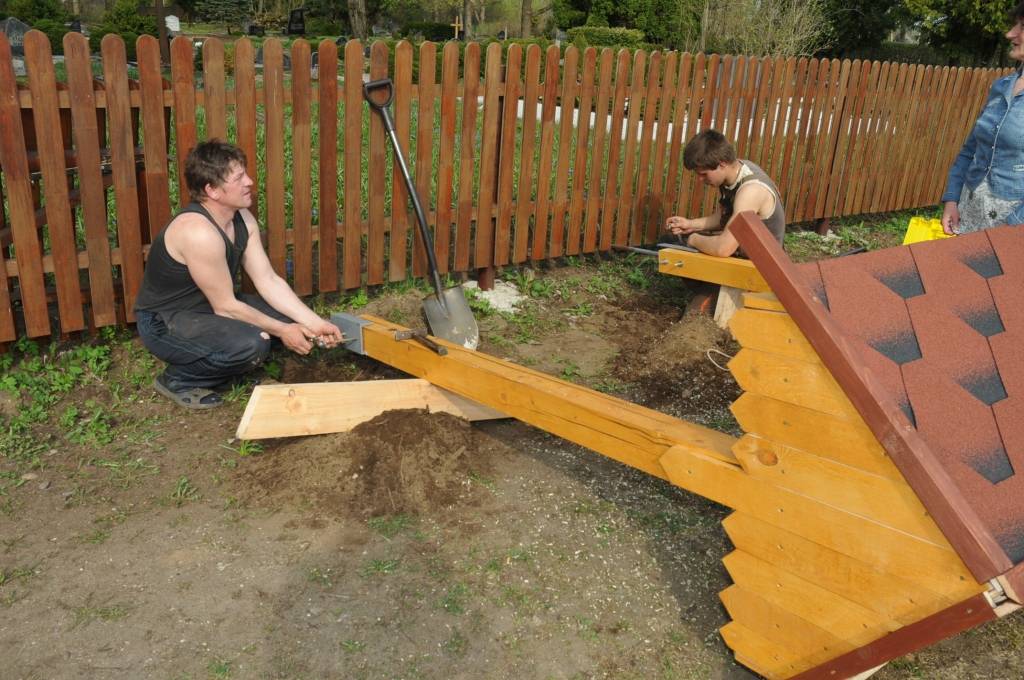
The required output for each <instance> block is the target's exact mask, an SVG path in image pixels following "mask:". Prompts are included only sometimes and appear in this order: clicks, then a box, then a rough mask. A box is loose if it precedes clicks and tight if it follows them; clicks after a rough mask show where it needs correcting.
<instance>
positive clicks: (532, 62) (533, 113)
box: [512, 45, 541, 264]
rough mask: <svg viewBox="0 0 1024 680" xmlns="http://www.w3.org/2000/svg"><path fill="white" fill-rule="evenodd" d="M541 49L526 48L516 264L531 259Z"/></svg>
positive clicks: (513, 257) (515, 247)
mask: <svg viewBox="0 0 1024 680" xmlns="http://www.w3.org/2000/svg"><path fill="white" fill-rule="evenodd" d="M540 56H541V55H540V46H539V45H530V46H529V47H527V48H526V73H525V81H526V84H525V86H524V87H525V89H524V92H523V133H522V143H521V145H520V151H519V186H518V193H517V195H516V222H515V232H516V233H515V240H514V250H513V253H512V262H513V263H514V264H519V263H521V262H524V261H525V260H526V257H527V248H528V246H529V239H530V221H531V220H530V215H531V213H532V212H533V211H532V207H533V201H532V194H533V189H534V183H533V155H534V154H533V151H534V146H535V141H534V136H535V134H536V129H537V99H538V98H539V96H540Z"/></svg>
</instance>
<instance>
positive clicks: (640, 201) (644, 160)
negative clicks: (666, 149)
mask: <svg viewBox="0 0 1024 680" xmlns="http://www.w3.org/2000/svg"><path fill="white" fill-rule="evenodd" d="M662 61H663V58H662V54H661V52H654V53H653V54H651V60H650V63H649V64H648V65H647V92H646V93H645V94H644V111H643V126H642V128H641V133H640V159H639V160H638V161H637V163H638V167H637V172H636V190H635V196H634V198H633V206H632V209H633V218H632V220H630V224H629V242H630V243H631V244H633V245H639V244H641V243H643V242H644V239H645V237H646V235H647V229H646V226H647V207H648V204H649V203H650V200H651V187H650V186H648V182H649V181H650V175H651V147H652V146H653V145H654V131H655V125H656V124H657V120H658V104H660V103H661V90H662V86H661V77H662V73H661V71H662Z"/></svg>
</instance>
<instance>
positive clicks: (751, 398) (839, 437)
mask: <svg viewBox="0 0 1024 680" xmlns="http://www.w3.org/2000/svg"><path fill="white" fill-rule="evenodd" d="M730 410H731V411H732V413H733V415H735V416H736V419H737V421H738V422H739V424H740V427H742V428H743V429H744V430H745V431H747V432H751V433H754V434H757V435H760V436H762V437H764V438H765V439H769V440H771V441H773V442H775V443H777V444H780V445H783V446H790V447H793V448H797V449H800V450H803V451H807V452H809V453H813V454H814V455H816V456H821V457H823V458H829V459H831V460H834V461H836V462H838V463H842V464H843V465H849V466H851V467H855V468H858V469H861V470H864V471H866V472H870V473H872V474H876V475H881V476H883V477H887V478H889V479H896V480H901V479H903V476H902V475H901V474H900V471H899V470H897V469H896V466H895V465H894V464H893V463H892V461H891V460H890V459H889V456H888V454H886V452H885V449H883V448H882V446H881V444H879V443H878V440H877V439H875V436H874V434H872V432H871V430H869V429H868V427H867V425H865V424H864V422H863V420H861V419H860V418H859V417H858V418H856V419H846V418H840V417H837V416H830V415H827V414H825V413H822V412H821V411H819V410H816V409H814V408H807V407H803V406H798V405H796V404H792V403H789V402H788V401H785V400H779V399H773V398H771V397H766V396H763V395H759V394H755V393H752V392H748V393H746V394H743V395H741V396H740V398H739V399H737V400H736V401H735V402H733V404H732V406H731V407H730Z"/></svg>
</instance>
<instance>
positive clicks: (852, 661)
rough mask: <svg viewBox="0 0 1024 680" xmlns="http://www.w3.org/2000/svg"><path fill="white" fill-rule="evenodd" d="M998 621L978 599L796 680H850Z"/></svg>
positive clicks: (801, 675) (793, 679)
mask: <svg viewBox="0 0 1024 680" xmlns="http://www.w3.org/2000/svg"><path fill="white" fill-rule="evenodd" d="M995 618H996V614H995V612H994V611H993V609H992V607H991V606H990V605H989V603H988V600H986V599H985V595H984V594H980V595H975V596H974V597H972V598H970V599H968V600H965V601H963V602H961V603H959V604H956V605H953V606H952V607H949V608H948V609H944V610H942V611H941V612H938V613H937V614H933V615H932V616H929V617H927V618H925V619H922V620H920V621H918V622H917V623H914V624H911V625H909V626H905V627H903V628H900V629H899V630H897V631H895V632H892V633H889V634H888V635H886V636H885V637H883V638H881V639H879V640H876V641H874V642H872V643H871V644H869V645H866V646H864V647H861V648H860V649H855V650H854V651H852V652H848V653H846V654H844V655H842V656H840V657H839V658H836V659H833V660H831V661H829V662H827V663H824V664H822V665H820V666H817V667H815V668H812V669H810V670H808V671H805V672H803V673H801V674H800V675H797V676H795V677H794V678H792V680H831V679H832V678H849V677H853V676H855V675H857V674H858V673H862V672H863V671H866V670H869V669H872V668H874V667H876V666H878V665H879V664H882V663H885V662H886V661H891V660H892V659H895V658H898V657H901V656H903V655H905V654H910V653H911V652H915V651H917V650H919V649H922V648H924V647H927V646H928V645H930V644H933V643H935V642H938V641H940V640H945V639H946V638H949V637H953V636H954V635H956V634H957V633H961V632H963V631H965V630H968V629H970V628H974V627H975V626H978V625H980V624H982V623H985V622H986V621H991V620H993V619H995Z"/></svg>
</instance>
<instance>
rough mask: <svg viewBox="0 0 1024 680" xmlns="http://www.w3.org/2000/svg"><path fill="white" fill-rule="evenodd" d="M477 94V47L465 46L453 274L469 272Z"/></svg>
mask: <svg viewBox="0 0 1024 680" xmlns="http://www.w3.org/2000/svg"><path fill="white" fill-rule="evenodd" d="M479 92H480V43H470V44H468V45H466V50H465V52H464V54H463V61H462V121H461V123H462V126H461V136H460V137H459V197H458V204H457V206H456V207H457V209H456V212H455V218H456V224H455V260H454V269H455V271H459V272H464V271H467V270H468V269H469V254H470V243H471V241H472V229H473V217H474V215H475V212H476V211H475V209H474V206H473V196H474V191H473V190H474V186H473V178H474V175H475V164H476V130H477V127H476V114H477V110H478V109H479V106H480V105H479V102H478V100H477V97H478V94H479Z"/></svg>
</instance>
